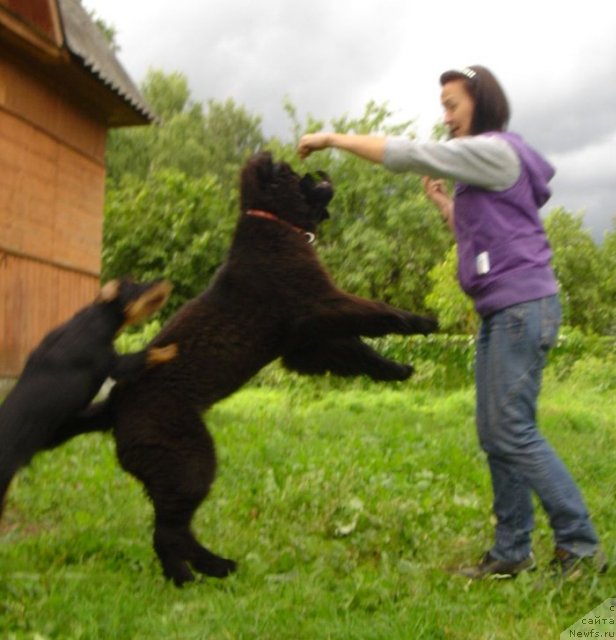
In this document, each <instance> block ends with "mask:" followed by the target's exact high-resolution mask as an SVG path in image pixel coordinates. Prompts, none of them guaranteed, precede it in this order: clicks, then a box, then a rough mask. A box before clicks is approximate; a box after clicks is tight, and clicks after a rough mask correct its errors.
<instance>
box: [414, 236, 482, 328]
mask: <svg viewBox="0 0 616 640" xmlns="http://www.w3.org/2000/svg"><path fill="white" fill-rule="evenodd" d="M457 267H458V251H457V247H456V245H453V246H452V247H451V248H450V249H449V251H448V252H447V254H446V255H445V259H444V260H443V261H442V262H440V263H439V264H437V265H436V266H435V267H434V268H433V269H432V270H431V271H430V273H429V274H428V277H429V279H430V283H431V285H432V289H431V291H430V293H429V294H428V295H427V297H426V304H427V305H428V307H429V308H430V309H433V310H434V311H435V312H436V315H437V317H438V321H439V325H440V328H441V330H442V331H446V332H448V333H454V334H455V333H472V334H474V333H476V332H477V329H478V326H479V316H478V315H477V313H476V312H475V309H474V307H473V303H472V301H471V299H470V298H469V297H468V296H467V295H466V294H465V293H464V292H463V291H462V289H461V287H460V285H459V284H458V277H457Z"/></svg>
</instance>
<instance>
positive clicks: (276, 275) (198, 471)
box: [67, 153, 435, 586]
mask: <svg viewBox="0 0 616 640" xmlns="http://www.w3.org/2000/svg"><path fill="white" fill-rule="evenodd" d="M332 196H333V188H332V185H331V183H330V181H329V180H328V178H327V176H326V175H325V174H323V173H318V174H316V175H311V174H307V175H305V176H303V177H301V176H299V175H298V174H296V173H295V172H294V171H293V170H292V169H291V167H290V166H289V165H288V164H286V163H282V162H281V163H275V162H274V161H273V160H272V157H271V155H270V154H269V153H260V154H257V155H255V156H254V157H253V158H251V159H250V160H249V161H248V163H247V164H246V165H245V167H244V168H243V171H242V175H241V213H240V217H239V220H238V223H237V227H236V230H235V235H234V238H233V241H232V244H231V247H230V249H229V252H228V255H227V258H226V260H225V263H224V264H223V265H222V267H221V268H220V270H219V271H218V273H217V274H216V276H215V277H214V279H213V281H212V283H211V284H210V286H209V287H208V288H207V289H206V290H205V291H204V292H203V293H202V294H201V295H199V296H198V297H196V298H194V299H193V300H190V301H189V302H187V303H186V304H185V305H184V306H183V307H182V308H181V309H180V310H179V311H178V312H177V314H176V315H175V316H174V317H173V318H171V320H170V321H169V323H168V324H167V325H166V326H165V327H164V328H163V329H162V331H161V332H160V334H159V335H158V336H157V337H156V338H155V339H154V340H153V342H152V344H151V345H150V346H149V348H153V347H157V348H159V347H164V346H166V345H170V344H177V346H178V355H177V357H176V358H174V359H173V360H171V361H170V362H168V363H165V364H162V365H160V366H158V367H156V368H154V369H152V370H150V371H147V372H146V373H145V374H144V375H142V376H141V377H140V378H139V379H138V380H137V381H135V382H128V383H119V384H118V385H116V387H115V388H114V389H113V391H112V393H111V396H110V398H109V399H108V401H107V403H106V404H105V405H104V407H103V409H102V414H101V415H103V414H104V418H105V419H109V424H113V429H114V431H113V433H114V437H115V440H116V444H117V453H118V458H119V460H120V463H121V465H122V467H123V468H124V469H125V470H126V471H128V472H129V473H131V474H132V475H133V476H135V477H136V478H137V479H139V480H140V481H141V482H142V483H143V485H144V487H145V490H146V492H147V494H148V495H149V497H150V499H151V500H152V503H153V505H154V511H155V522H154V548H155V550H156V553H157V555H158V557H159V559H160V562H161V564H162V568H163V572H164V574H165V576H166V577H167V578H169V579H171V580H173V581H174V583H175V584H176V585H178V586H180V585H182V584H183V583H185V582H187V581H189V580H193V579H194V575H193V570H195V571H197V572H199V573H203V574H206V575H208V576H216V577H224V576H227V575H228V574H229V573H231V572H232V571H234V569H235V567H236V564H235V562H234V561H232V560H228V559H225V558H221V557H219V556H217V555H215V554H214V553H212V552H211V551H209V550H208V549H207V548H205V547H204V546H202V545H201V544H200V543H199V542H198V541H197V539H196V538H195V536H194V534H193V533H192V531H191V521H192V518H193V514H194V513H195V510H196V509H197V507H198V506H199V505H200V504H201V502H202V501H203V500H204V499H205V497H206V496H207V494H208V491H209V489H210V486H211V484H212V481H213V480H214V475H215V472H216V456H215V450H214V443H213V440H212V437H211V435H210V434H209V433H208V431H207V429H206V428H205V427H204V423H203V420H202V413H203V412H204V411H205V410H206V409H208V408H209V407H211V406H212V405H213V404H214V403H215V402H217V401H219V400H221V399H222V398H224V397H225V396H228V395H229V394H231V393H233V392H234V391H236V390H237V389H238V388H239V387H241V386H242V385H243V384H244V383H245V382H246V381H247V380H249V379H250V378H251V377H252V376H253V375H254V374H256V373H257V372H258V371H259V370H260V369H261V368H262V367H264V366H265V365H266V364H268V363H269V362H271V361H273V360H274V359H276V358H282V361H283V364H284V365H285V367H287V368H288V369H291V370H293V371H298V372H300V373H305V374H322V373H325V372H328V371H329V372H331V373H333V374H337V375H342V376H353V375H359V374H366V375H368V376H370V377H371V378H373V379H374V380H404V379H406V378H407V377H408V376H409V375H410V374H411V373H412V367H411V366H410V365H404V364H399V363H396V362H393V361H391V360H388V359H386V358H384V357H383V356H381V355H379V354H378V353H377V352H376V351H374V350H373V349H372V348H371V347H369V346H368V345H367V344H365V343H364V342H362V340H361V336H382V335H385V334H388V333H397V334H407V335H408V334H416V333H422V334H425V333H429V332H431V331H433V330H434V329H435V323H434V321H433V320H431V319H428V318H423V317H420V316H417V315H413V314H412V313H408V312H407V311H402V310H400V309H396V308H393V307H391V306H389V305H387V304H384V303H380V302H373V301H370V300H365V299H362V298H359V297H356V296H353V295H350V294H348V293H345V292H344V291H341V290H340V289H339V288H337V287H336V285H335V284H334V282H333V281H332V279H331V278H330V276H329V275H328V273H327V272H326V271H325V269H324V268H323V267H322V266H321V264H320V263H319V260H318V258H317V254H316V253H315V251H314V249H313V247H312V245H311V240H312V239H314V234H315V233H316V231H317V227H318V225H319V223H320V222H322V221H323V220H324V219H326V218H327V217H328V212H327V209H326V207H327V205H328V203H329V201H330V200H331V198H332ZM100 426H101V425H94V424H90V426H89V427H88V426H84V425H71V427H70V428H71V429H72V432H71V435H75V434H77V433H79V432H83V431H87V430H92V429H97V428H100ZM67 437H68V436H67Z"/></svg>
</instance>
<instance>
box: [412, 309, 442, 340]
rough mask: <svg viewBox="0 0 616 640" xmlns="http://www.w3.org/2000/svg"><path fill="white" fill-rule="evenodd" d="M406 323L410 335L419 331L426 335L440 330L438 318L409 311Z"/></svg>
mask: <svg viewBox="0 0 616 640" xmlns="http://www.w3.org/2000/svg"><path fill="white" fill-rule="evenodd" d="M405 324H406V327H407V330H408V333H409V334H410V335H412V334H417V333H419V334H421V335H424V336H425V335H427V334H429V333H434V332H435V331H438V321H437V320H436V318H428V317H426V316H416V315H414V314H412V313H409V314H408V315H407V316H406V318H405Z"/></svg>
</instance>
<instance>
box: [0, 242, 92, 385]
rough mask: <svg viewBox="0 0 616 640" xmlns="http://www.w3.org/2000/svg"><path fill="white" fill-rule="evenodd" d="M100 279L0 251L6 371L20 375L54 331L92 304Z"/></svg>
mask: <svg viewBox="0 0 616 640" xmlns="http://www.w3.org/2000/svg"><path fill="white" fill-rule="evenodd" d="M98 291H99V280H98V278H96V277H93V276H89V275H84V274H82V273H77V272H73V271H68V270H64V269H58V268H57V267H55V266H54V265H50V264H45V263H40V262H36V261H34V260H32V259H28V258H21V257H17V256H13V255H10V254H7V253H2V252H0V372H2V374H3V376H4V377H13V376H16V375H18V374H19V372H20V371H21V370H22V368H23V365H24V364H25V359H26V356H27V354H28V353H29V352H30V351H31V350H32V348H33V347H34V346H35V345H36V344H38V342H39V341H40V340H41V338H42V337H43V336H44V335H45V334H46V333H47V332H48V331H49V330H50V329H51V328H53V327H55V326H57V325H59V324H61V323H62V322H64V320H67V319H68V318H70V317H71V316H72V315H73V313H74V312H75V311H77V310H78V309H79V308H81V307H83V306H84V305H85V304H87V303H89V302H91V301H92V300H94V298H95V297H96V295H97V293H98Z"/></svg>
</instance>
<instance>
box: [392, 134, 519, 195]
mask: <svg viewBox="0 0 616 640" xmlns="http://www.w3.org/2000/svg"><path fill="white" fill-rule="evenodd" d="M383 165H384V166H385V167H387V168H388V169H390V170H391V171H396V172H402V171H412V172H413V173H419V174H421V175H427V176H430V177H431V178H453V179H454V180H456V181H457V182H462V183H464V184H472V185H474V186H477V187H482V188H484V189H488V190H490V191H502V190H504V189H508V188H509V187H511V186H512V185H513V184H514V183H515V182H516V180H517V179H518V177H519V176H520V170H521V169H520V159H519V157H518V154H517V153H516V152H515V149H514V148H513V147H512V146H511V145H510V144H509V143H508V142H507V141H505V140H502V139H501V138H498V137H496V136H468V137H464V138H453V139H452V140H447V141H442V142H415V141H414V140H409V139H408V138H402V137H391V138H388V139H387V141H386V144H385V156H384V158H383Z"/></svg>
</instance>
